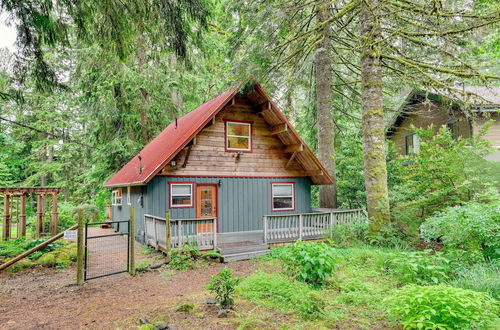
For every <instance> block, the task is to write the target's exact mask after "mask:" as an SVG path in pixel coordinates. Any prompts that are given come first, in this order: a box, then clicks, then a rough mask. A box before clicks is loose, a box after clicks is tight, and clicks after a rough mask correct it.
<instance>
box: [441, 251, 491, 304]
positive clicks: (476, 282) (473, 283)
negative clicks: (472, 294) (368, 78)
mask: <svg viewBox="0 0 500 330" xmlns="http://www.w3.org/2000/svg"><path fill="white" fill-rule="evenodd" d="M450 284H451V285H453V286H456V287H459V288H463V289H471V290H474V291H479V292H484V293H487V294H489V295H490V296H491V297H493V298H495V299H497V300H500V262H499V261H497V262H485V263H482V264H477V265H475V266H474V267H472V268H469V269H464V270H462V271H461V272H460V273H459V274H458V277H457V278H456V279H455V280H453V281H451V283H450Z"/></svg>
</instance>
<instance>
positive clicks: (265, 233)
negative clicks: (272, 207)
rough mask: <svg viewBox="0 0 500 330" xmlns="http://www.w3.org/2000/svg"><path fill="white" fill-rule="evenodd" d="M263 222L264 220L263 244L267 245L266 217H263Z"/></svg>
mask: <svg viewBox="0 0 500 330" xmlns="http://www.w3.org/2000/svg"><path fill="white" fill-rule="evenodd" d="M263 220H264V243H266V244H267V216H264V217H263Z"/></svg>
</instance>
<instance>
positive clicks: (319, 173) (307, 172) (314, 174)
mask: <svg viewBox="0 0 500 330" xmlns="http://www.w3.org/2000/svg"><path fill="white" fill-rule="evenodd" d="M306 174H307V176H318V175H323V171H322V170H312V171H311V170H309V171H306Z"/></svg>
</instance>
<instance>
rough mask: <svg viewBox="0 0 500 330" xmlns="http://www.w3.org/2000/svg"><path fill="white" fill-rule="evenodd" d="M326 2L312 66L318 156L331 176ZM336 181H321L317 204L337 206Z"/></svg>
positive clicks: (319, 16)
mask: <svg viewBox="0 0 500 330" xmlns="http://www.w3.org/2000/svg"><path fill="white" fill-rule="evenodd" d="M329 4H330V2H328V1H325V2H324V3H323V4H322V5H320V6H319V7H318V10H317V15H316V17H317V20H318V21H317V24H318V26H322V30H321V38H322V40H321V42H320V43H319V44H318V46H317V47H316V54H315V58H314V69H315V78H316V116H317V120H316V127H317V130H318V157H319V160H320V161H321V163H322V164H323V165H324V166H325V167H326V169H327V170H328V172H329V173H330V175H331V176H332V177H333V179H334V180H335V146H334V142H335V135H334V130H333V115H332V83H331V80H332V61H331V58H330V52H329V49H330V42H331V39H330V30H331V27H330V24H329V23H326V22H327V20H328V18H329ZM335 185H336V182H334V184H332V185H322V186H321V187H320V189H319V206H320V207H326V208H335V207H336V206H337V189H336V186H335Z"/></svg>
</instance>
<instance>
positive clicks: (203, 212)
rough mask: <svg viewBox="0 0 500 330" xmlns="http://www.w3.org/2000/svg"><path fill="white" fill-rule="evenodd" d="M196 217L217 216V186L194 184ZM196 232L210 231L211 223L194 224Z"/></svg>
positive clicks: (211, 228)
mask: <svg viewBox="0 0 500 330" xmlns="http://www.w3.org/2000/svg"><path fill="white" fill-rule="evenodd" d="M196 217H197V218H215V217H217V186H216V185H204V184H197V185H196ZM196 227H197V228H196V230H197V231H198V233H206V232H212V230H213V224H212V223H200V224H198V225H197V226H196Z"/></svg>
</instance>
